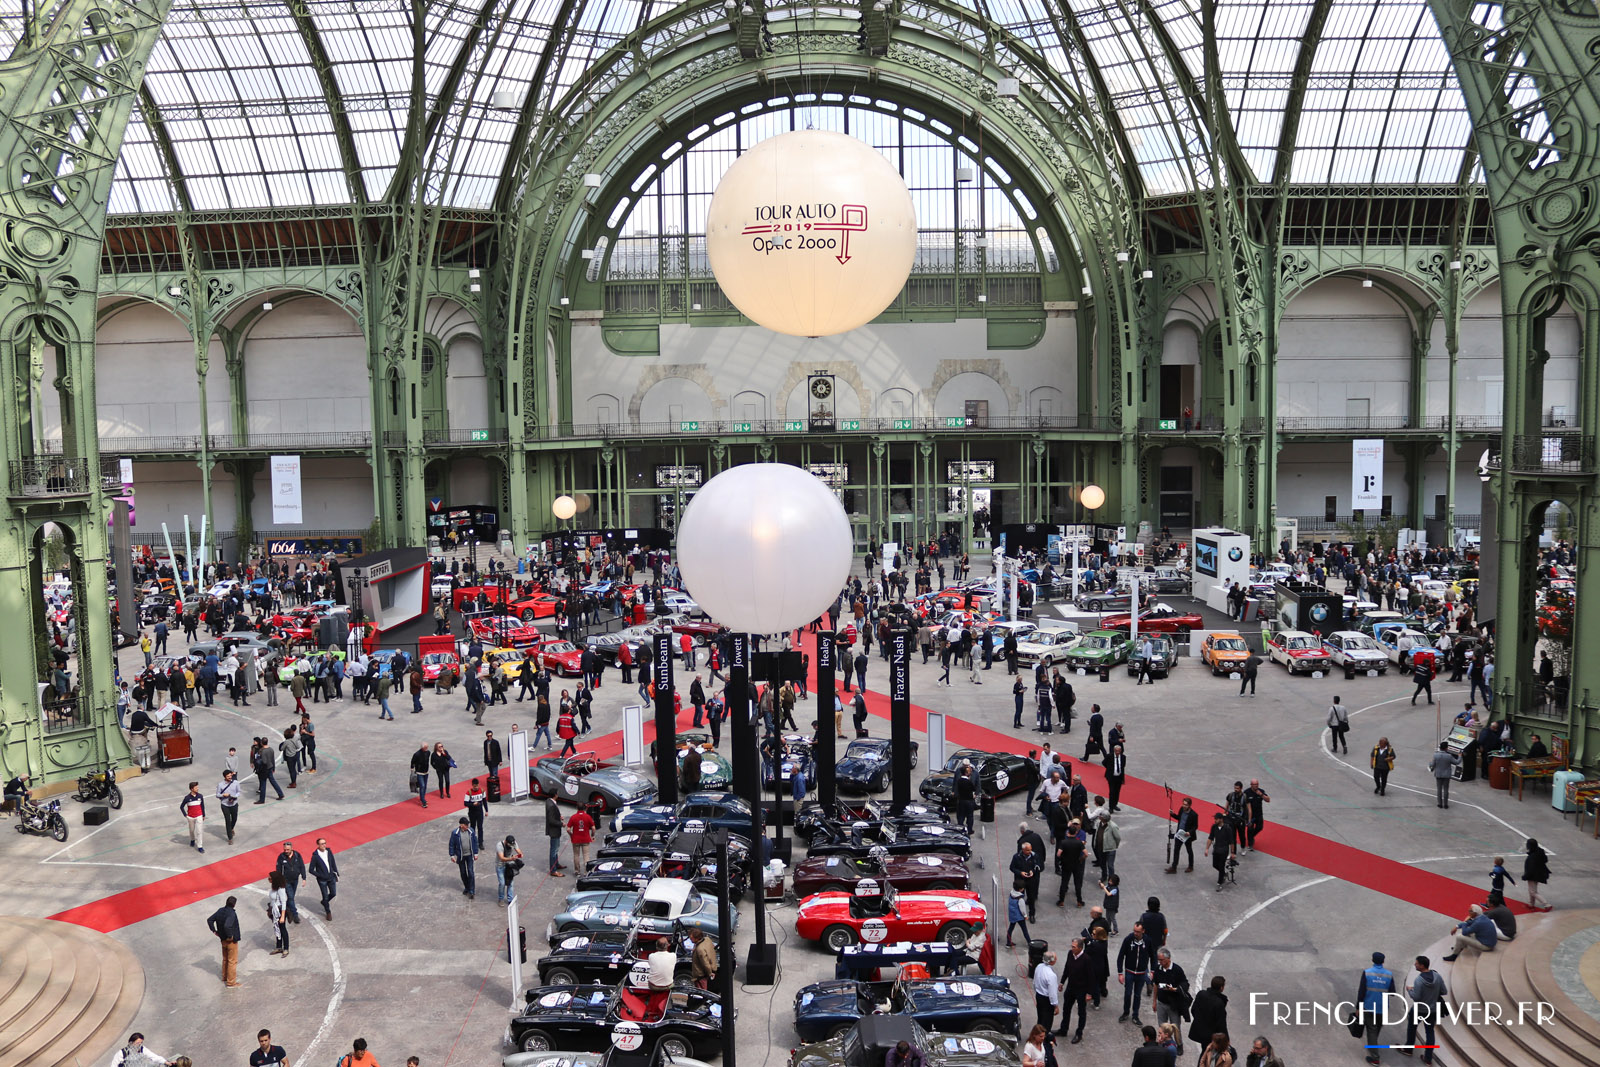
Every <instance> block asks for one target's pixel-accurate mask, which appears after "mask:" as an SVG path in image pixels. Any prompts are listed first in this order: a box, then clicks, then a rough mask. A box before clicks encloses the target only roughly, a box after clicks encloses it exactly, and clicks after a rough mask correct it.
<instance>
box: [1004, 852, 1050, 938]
mask: <svg viewBox="0 0 1600 1067" xmlns="http://www.w3.org/2000/svg"><path fill="white" fill-rule="evenodd" d="M1035 836H1037V835H1035ZM1043 870H1044V861H1043V859H1042V858H1041V857H1040V856H1039V854H1038V853H1037V852H1035V851H1034V850H1033V844H1032V843H1031V842H1028V841H1024V842H1023V843H1022V844H1021V845H1020V846H1018V848H1017V853H1016V855H1014V856H1012V857H1011V886H1012V888H1013V889H1020V890H1022V892H1023V893H1024V894H1025V895H1026V898H1027V901H1028V921H1029V922H1036V921H1037V920H1036V919H1035V917H1034V916H1035V914H1036V913H1037V910H1038V907H1039V874H1040V872H1041V871H1043Z"/></svg>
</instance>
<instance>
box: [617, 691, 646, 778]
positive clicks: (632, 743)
mask: <svg viewBox="0 0 1600 1067" xmlns="http://www.w3.org/2000/svg"><path fill="white" fill-rule="evenodd" d="M622 762H623V763H626V764H627V765H628V766H630V767H637V766H639V765H640V764H641V763H643V762H644V705H643V704H628V705H626V706H625V707H624V708H623V709H622Z"/></svg>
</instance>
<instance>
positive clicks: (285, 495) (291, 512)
mask: <svg viewBox="0 0 1600 1067" xmlns="http://www.w3.org/2000/svg"><path fill="white" fill-rule="evenodd" d="M269 468H270V470H271V472H272V524H273V525H274V526H298V525H300V524H301V523H303V522H304V521H305V517H304V514H303V512H302V510H301V506H300V457H299V456H273V457H272V459H271V461H270V462H269Z"/></svg>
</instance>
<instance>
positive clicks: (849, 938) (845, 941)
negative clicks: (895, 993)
mask: <svg viewBox="0 0 1600 1067" xmlns="http://www.w3.org/2000/svg"><path fill="white" fill-rule="evenodd" d="M822 943H823V944H824V945H827V946H828V949H829V951H832V952H842V951H844V950H845V949H847V948H849V947H850V946H851V945H853V944H855V943H856V932H855V931H854V930H852V929H850V928H849V927H848V926H830V927H828V928H827V929H826V930H824V931H822ZM961 943H962V944H963V945H964V944H966V939H965V938H963V939H962V942H961Z"/></svg>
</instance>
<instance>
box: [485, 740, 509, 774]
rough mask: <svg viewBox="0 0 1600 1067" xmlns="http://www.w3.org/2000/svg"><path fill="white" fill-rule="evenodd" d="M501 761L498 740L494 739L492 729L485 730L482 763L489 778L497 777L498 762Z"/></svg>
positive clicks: (502, 760)
mask: <svg viewBox="0 0 1600 1067" xmlns="http://www.w3.org/2000/svg"><path fill="white" fill-rule="evenodd" d="M503 762H504V759H503V758H502V755H501V750H500V742H499V741H496V740H495V737H494V731H493V730H487V731H485V732H484V735H483V765H484V766H485V767H487V768H488V769H489V777H490V778H496V777H499V774H500V764H501V763H503Z"/></svg>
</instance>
